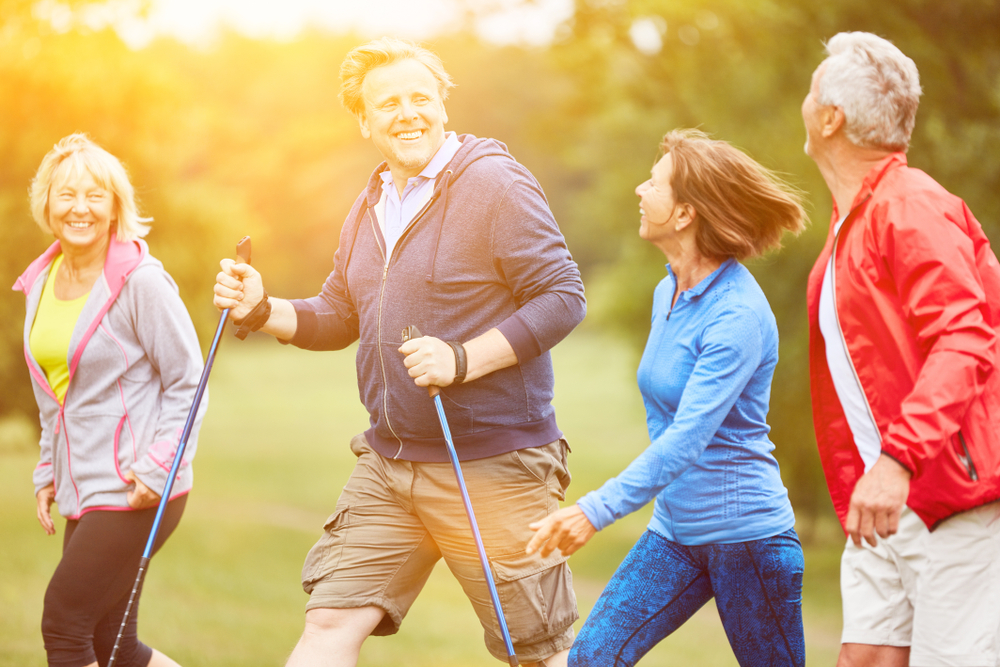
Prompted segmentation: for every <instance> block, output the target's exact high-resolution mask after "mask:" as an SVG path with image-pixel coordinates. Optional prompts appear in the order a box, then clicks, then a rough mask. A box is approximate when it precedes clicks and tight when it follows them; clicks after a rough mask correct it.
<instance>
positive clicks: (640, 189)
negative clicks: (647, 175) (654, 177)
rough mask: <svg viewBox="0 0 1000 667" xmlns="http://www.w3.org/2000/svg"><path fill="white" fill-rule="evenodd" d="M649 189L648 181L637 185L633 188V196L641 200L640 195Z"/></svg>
mask: <svg viewBox="0 0 1000 667" xmlns="http://www.w3.org/2000/svg"><path fill="white" fill-rule="evenodd" d="M648 188H649V181H648V180H646V181H643V182H642V183H640V184H639V185H637V186H635V195H636V196H637V197H638V198H639V199H642V193H644V192H645V191H646V190H647V189H648Z"/></svg>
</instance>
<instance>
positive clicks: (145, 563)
mask: <svg viewBox="0 0 1000 667" xmlns="http://www.w3.org/2000/svg"><path fill="white" fill-rule="evenodd" d="M236 263H237V264H243V263H246V264H249V263H250V237H249V236H244V237H243V238H242V239H240V242H239V243H237V244H236ZM228 317H229V309H228V308H226V309H225V310H223V311H222V315H221V316H220V317H219V326H218V327H217V328H216V330H215V338H213V339H212V346H211V347H210V348H209V349H208V358H207V359H206V360H205V369H204V370H203V371H202V372H201V380H199V381H198V389H197V391H195V393H194V401H193V402H192V403H191V411H190V412H188V416H187V421H186V422H185V423H184V430H183V431H182V432H181V439H180V441H179V442H178V443H177V453H176V454H174V462H173V465H171V466H170V474H169V475H168V476H167V484H166V486H165V487H164V488H163V493H162V494H161V495H160V505H159V507H157V508H156V517H155V518H154V519H153V527H152V529H150V531H149V539H148V540H146V549H145V550H144V551H143V552H142V558H141V559H140V560H139V574H138V575H136V578H135V583H134V584H132V593H131V594H130V595H129V598H128V605H127V606H126V607H125V615H124V616H123V617H122V624H121V627H119V628H118V636H117V637H115V646H114V648H113V649H112V650H111V658H110V659H109V660H108V667H114V664H115V660H117V658H118V647H119V645H120V644H121V641H122V635H124V634H125V627H126V626H127V625H128V619H129V617H130V616H131V614H132V607H134V606H135V601H136V598H137V597H139V589H140V588H142V582H143V580H144V579H145V578H146V570H147V569H149V559H150V558H151V557H152V553H153V544H154V543H155V542H156V534H157V533H158V532H159V530H160V521H161V520H162V519H163V512H164V511H166V509H167V502H168V501H169V500H170V491H171V490H172V489H173V488H174V479H176V478H177V471H178V470H179V469H180V467H181V461H182V460H183V459H184V449H185V448H186V447H187V441H188V437H189V436H190V435H191V429H192V428H193V427H194V421H195V417H196V416H197V415H198V406H200V405H201V397H202V394H204V393H205V387H206V386H207V385H208V375H209V373H211V372H212V364H213V363H214V362H215V351H216V350H217V349H218V347H219V339H220V338H221V337H222V332H223V331H225V329H226V319H227V318H228Z"/></svg>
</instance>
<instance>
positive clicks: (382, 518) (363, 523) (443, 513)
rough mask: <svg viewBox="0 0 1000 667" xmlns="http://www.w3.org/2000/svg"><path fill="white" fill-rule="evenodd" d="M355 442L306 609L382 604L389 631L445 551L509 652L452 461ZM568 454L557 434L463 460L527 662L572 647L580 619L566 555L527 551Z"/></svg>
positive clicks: (308, 579) (316, 551)
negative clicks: (386, 453) (405, 457)
mask: <svg viewBox="0 0 1000 667" xmlns="http://www.w3.org/2000/svg"><path fill="white" fill-rule="evenodd" d="M351 450H352V451H353V452H354V453H355V455H357V457H358V463H357V465H356V466H355V468H354V471H353V472H352V473H351V478H350V479H349V480H348V482H347V485H346V486H345V487H344V491H343V493H342V494H341V496H340V499H339V500H338V501H337V508H336V511H334V513H333V514H332V515H331V516H330V517H329V518H328V519H327V521H326V524H325V526H324V533H323V536H322V537H320V539H319V541H318V542H316V544H315V545H314V546H313V548H312V549H311V550H310V551H309V555H308V556H306V562H305V565H304V566H303V568H302V587H303V588H304V589H305V591H306V592H307V593H309V594H310V598H309V602H308V604H307V605H306V609H307V610H310V609H347V608H357V607H367V606H375V607H380V608H381V609H384V610H385V616H384V617H383V619H382V621H381V623H380V624H379V625H378V627H376V628H375V630H374V632H373V633H372V634H374V635H391V634H394V633H395V632H396V631H398V629H399V626H400V624H401V623H402V622H403V617H404V616H406V612H407V611H408V610H409V608H410V605H412V604H413V601H414V600H415V599H416V597H417V594H418V593H419V592H420V590H421V588H423V586H424V584H425V583H426V582H427V578H428V577H429V576H430V573H431V570H432V569H433V567H434V564H435V563H436V562H437V561H438V559H439V558H442V557H443V558H444V559H445V562H446V563H447V564H448V567H449V568H450V569H451V571H452V573H453V574H454V575H455V577H456V578H457V579H458V581H459V583H461V585H462V588H463V590H464V591H465V594H466V595H467V596H468V598H469V600H470V601H471V602H472V605H473V607H474V608H475V610H476V614H477V615H478V617H479V622H480V623H481V624H482V626H483V629H484V630H485V636H486V647H487V648H488V649H489V651H490V653H492V654H493V655H494V656H496V657H497V658H499V659H500V660H506V659H507V651H506V648H505V646H504V642H503V639H502V636H501V634H500V626H499V624H498V623H497V620H496V616H495V614H494V611H493V605H492V603H491V601H490V595H489V590H488V589H487V586H486V581H485V579H484V578H483V571H482V566H481V565H480V562H479V556H478V553H477V551H476V546H475V542H474V541H473V538H472V532H471V529H470V527H469V520H468V518H467V517H466V514H465V507H464V505H463V504H462V498H461V495H460V492H459V489H458V482H457V481H456V479H455V472H454V470H453V469H452V467H451V464H450V463H419V462H410V461H399V460H393V459H387V458H385V457H383V456H381V455H379V454H378V453H376V452H375V451H373V450H372V449H371V447H369V445H368V442H367V441H366V440H365V438H364V436H363V435H358V436H355V437H354V438H353V439H352V440H351ZM568 451H569V447H568V445H567V444H566V442H565V441H564V440H558V441H556V442H553V443H550V444H548V445H545V446H543V447H533V448H530V449H522V450H519V451H515V452H509V453H507V454H501V455H498V456H493V457H490V458H485V459H478V460H474V461H465V462H463V463H462V472H463V476H464V477H465V483H466V486H467V487H468V490H469V496H470V498H471V499H472V506H473V508H474V510H475V513H476V520H477V523H478V524H479V530H480V533H481V535H482V538H483V544H484V545H485V547H486V553H487V554H488V555H489V559H490V563H491V565H492V567H493V577H494V580H495V581H496V585H497V592H498V594H499V597H500V603H501V605H502V606H503V610H504V617H505V620H506V622H507V627H508V630H509V631H510V635H511V639H512V641H513V643H514V648H515V651H516V652H517V655H518V657H519V658H520V659H521V660H523V661H527V662H533V661H537V660H542V659H544V658H546V657H548V656H550V655H552V654H554V653H557V652H559V651H562V650H564V649H568V648H569V647H570V646H571V645H572V643H573V627H572V625H573V622H574V621H575V620H576V619H577V618H579V614H578V613H577V609H576V596H575V595H574V593H573V580H572V575H571V573H570V570H569V566H568V565H567V563H566V558H565V557H564V556H562V555H560V554H559V552H558V551H556V552H554V553H553V554H552V555H551V556H549V557H548V558H545V559H543V558H540V557H539V556H538V554H534V555H532V556H527V555H525V553H524V548H525V546H526V545H527V543H528V541H529V540H530V539H531V536H532V534H533V531H531V530H530V529H529V528H528V524H529V523H531V522H532V521H537V520H538V519H541V518H543V517H545V516H546V515H548V514H549V513H551V512H554V511H555V510H557V509H558V508H559V501H560V500H563V499H564V498H565V492H566V487H567V486H568V485H569V481H570V475H569V471H568V468H567V461H566V457H567V453H568Z"/></svg>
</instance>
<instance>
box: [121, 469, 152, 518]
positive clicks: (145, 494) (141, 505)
mask: <svg viewBox="0 0 1000 667" xmlns="http://www.w3.org/2000/svg"><path fill="white" fill-rule="evenodd" d="M125 478H126V479H128V480H129V481H131V482H132V483H133V484H134V485H135V486H134V487H133V488H132V489H130V490H129V492H128V495H127V499H128V504H129V507H131V508H132V509H136V510H142V509H146V508H148V507H155V506H156V505H158V504H159V502H160V494H158V493H155V492H154V491H152V490H151V489H150V488H149V487H148V486H146V485H145V484H143V483H142V481H141V480H140V479H139V478H138V477H136V476H135V474H134V473H133V472H132V471H131V470H129V471H128V472H126V473H125Z"/></svg>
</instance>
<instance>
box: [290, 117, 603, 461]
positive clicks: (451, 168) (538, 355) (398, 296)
mask: <svg viewBox="0 0 1000 667" xmlns="http://www.w3.org/2000/svg"><path fill="white" fill-rule="evenodd" d="M459 139H460V140H461V142H462V147H461V148H460V149H459V150H458V153H456V155H455V157H454V158H452V160H451V162H450V163H449V164H448V165H447V166H446V167H445V168H444V169H443V170H442V171H441V173H440V174H439V175H438V177H437V179H436V182H435V185H434V192H433V194H432V195H431V197H430V200H429V201H428V203H427V204H426V205H425V206H424V208H423V209H421V211H420V212H419V213H418V214H417V215H416V216H415V217H414V219H413V220H412V221H411V222H410V223H409V225H408V226H407V228H406V229H405V230H404V232H403V234H402V236H401V237H400V239H399V241H398V242H397V244H396V247H395V249H394V250H393V253H392V255H391V256H390V257H388V258H386V256H385V241H384V239H383V237H382V233H381V230H380V228H379V224H378V222H377V220H376V218H375V213H374V211H373V209H374V207H375V205H376V204H377V203H378V201H379V199H380V198H381V195H382V180H381V178H380V176H379V174H380V173H381V172H382V171H383V170H385V169H387V166H386V164H385V163H383V164H381V165H380V166H379V167H378V168H377V169H376V170H375V172H374V173H373V174H372V176H371V178H370V179H369V181H368V187H367V189H366V190H365V192H363V193H362V194H361V195H360V196H359V197H358V199H357V201H356V202H355V204H354V207H353V208H352V209H351V212H350V214H349V215H348V217H347V220H346V222H345V223H344V227H343V230H342V231H341V235H340V247H339V249H338V250H337V254H336V255H335V257H334V270H333V272H332V273H331V274H330V276H329V278H327V280H326V283H325V284H324V286H323V290H322V291H321V292H320V294H319V296H316V297H313V298H311V299H301V300H295V301H292V304H293V305H294V306H295V310H296V314H297V321H298V328H297V330H296V334H295V337H294V338H293V339H292V340H291V341H290V342H291V343H292V344H293V345H296V346H298V347H302V348H306V349H310V350H337V349H342V348H344V347H346V346H348V345H350V344H351V343H353V342H354V341H355V340H360V344H359V347H358V355H357V370H358V386H359V389H360V393H361V399H362V401H363V403H364V405H365V407H366V408H367V409H368V413H369V415H370V419H371V428H370V429H369V430H368V432H367V433H366V435H367V438H368V442H369V443H370V444H371V446H372V447H373V448H374V449H375V450H376V451H377V452H379V453H380V454H382V455H383V456H387V457H391V458H400V459H404V460H410V461H432V462H446V461H447V460H448V456H447V450H446V449H445V445H444V439H443V436H442V434H441V427H440V424H438V421H437V416H436V413H435V410H434V406H433V403H432V402H431V400H430V398H428V396H427V390H426V389H425V388H421V387H417V386H416V385H415V384H414V383H413V379H412V378H410V377H409V375H408V374H407V370H406V367H405V366H404V365H403V356H402V355H401V354H400V353H399V351H398V348H399V346H400V345H401V344H402V340H401V335H402V330H403V328H404V327H406V326H408V325H417V326H418V327H419V328H420V331H421V333H423V334H424V335H427V336H434V337H436V338H440V339H442V340H450V341H458V342H466V341H468V340H470V339H472V338H475V337H476V336H479V335H480V334H483V333H485V332H486V331H488V330H490V329H492V328H494V327H496V328H498V329H499V330H500V332H501V333H503V335H504V336H505V337H506V338H507V340H508V342H510V344H511V346H512V347H513V349H514V352H515V353H516V354H517V358H518V362H519V363H518V364H517V365H515V366H512V367H510V368H505V369H502V370H499V371H496V372H494V373H491V374H490V375H487V376H485V377H482V378H479V379H477V380H474V381H472V382H469V383H465V384H461V385H452V386H450V387H446V388H445V389H444V390H443V391H442V393H441V395H442V400H443V401H444V406H445V411H446V412H447V415H448V422H449V426H450V427H451V432H452V435H453V437H454V441H455V447H456V449H457V451H458V454H459V457H460V458H461V459H462V460H470V459H478V458H484V457H487V456H494V455H497V454H502V453H505V452H509V451H513V450H517V449H524V448H527V447H537V446H541V445H544V444H547V443H549V442H552V441H554V440H557V439H559V438H560V437H562V432H561V431H560V430H559V428H558V426H557V425H556V421H555V413H554V410H553V408H552V404H551V401H552V396H553V375H552V361H551V358H550V356H549V352H548V350H549V349H550V348H552V347H553V346H554V345H555V344H556V343H558V342H559V341H560V340H562V339H563V338H564V337H565V336H566V335H567V334H569V332H570V331H572V330H573V328H574V327H575V326H576V325H577V324H579V322H580V321H581V320H582V319H583V316H584V313H585V312H586V301H585V299H584V294H583V283H582V282H581V280H580V272H579V269H578V268H577V266H576V263H575V262H574V261H573V259H572V258H571V257H570V254H569V250H568V249H567V248H566V242H565V239H564V238H563V236H562V233H561V232H560V231H559V227H558V225H557V224H556V221H555V220H554V219H553V217H552V213H551V212H550V211H549V207H548V203H547V202H546V199H545V195H544V194H543V193H542V189H541V187H540V186H539V184H538V182H537V181H536V180H535V178H534V177H533V176H532V175H531V173H530V172H529V171H528V170H527V169H525V168H524V167H523V166H522V165H520V164H519V163H518V162H516V161H515V160H514V158H513V157H511V155H510V153H508V152H507V148H506V146H504V145H503V144H502V143H500V142H498V141H495V140H493V139H480V138H476V137H473V136H472V135H462V136H461V137H459Z"/></svg>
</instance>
